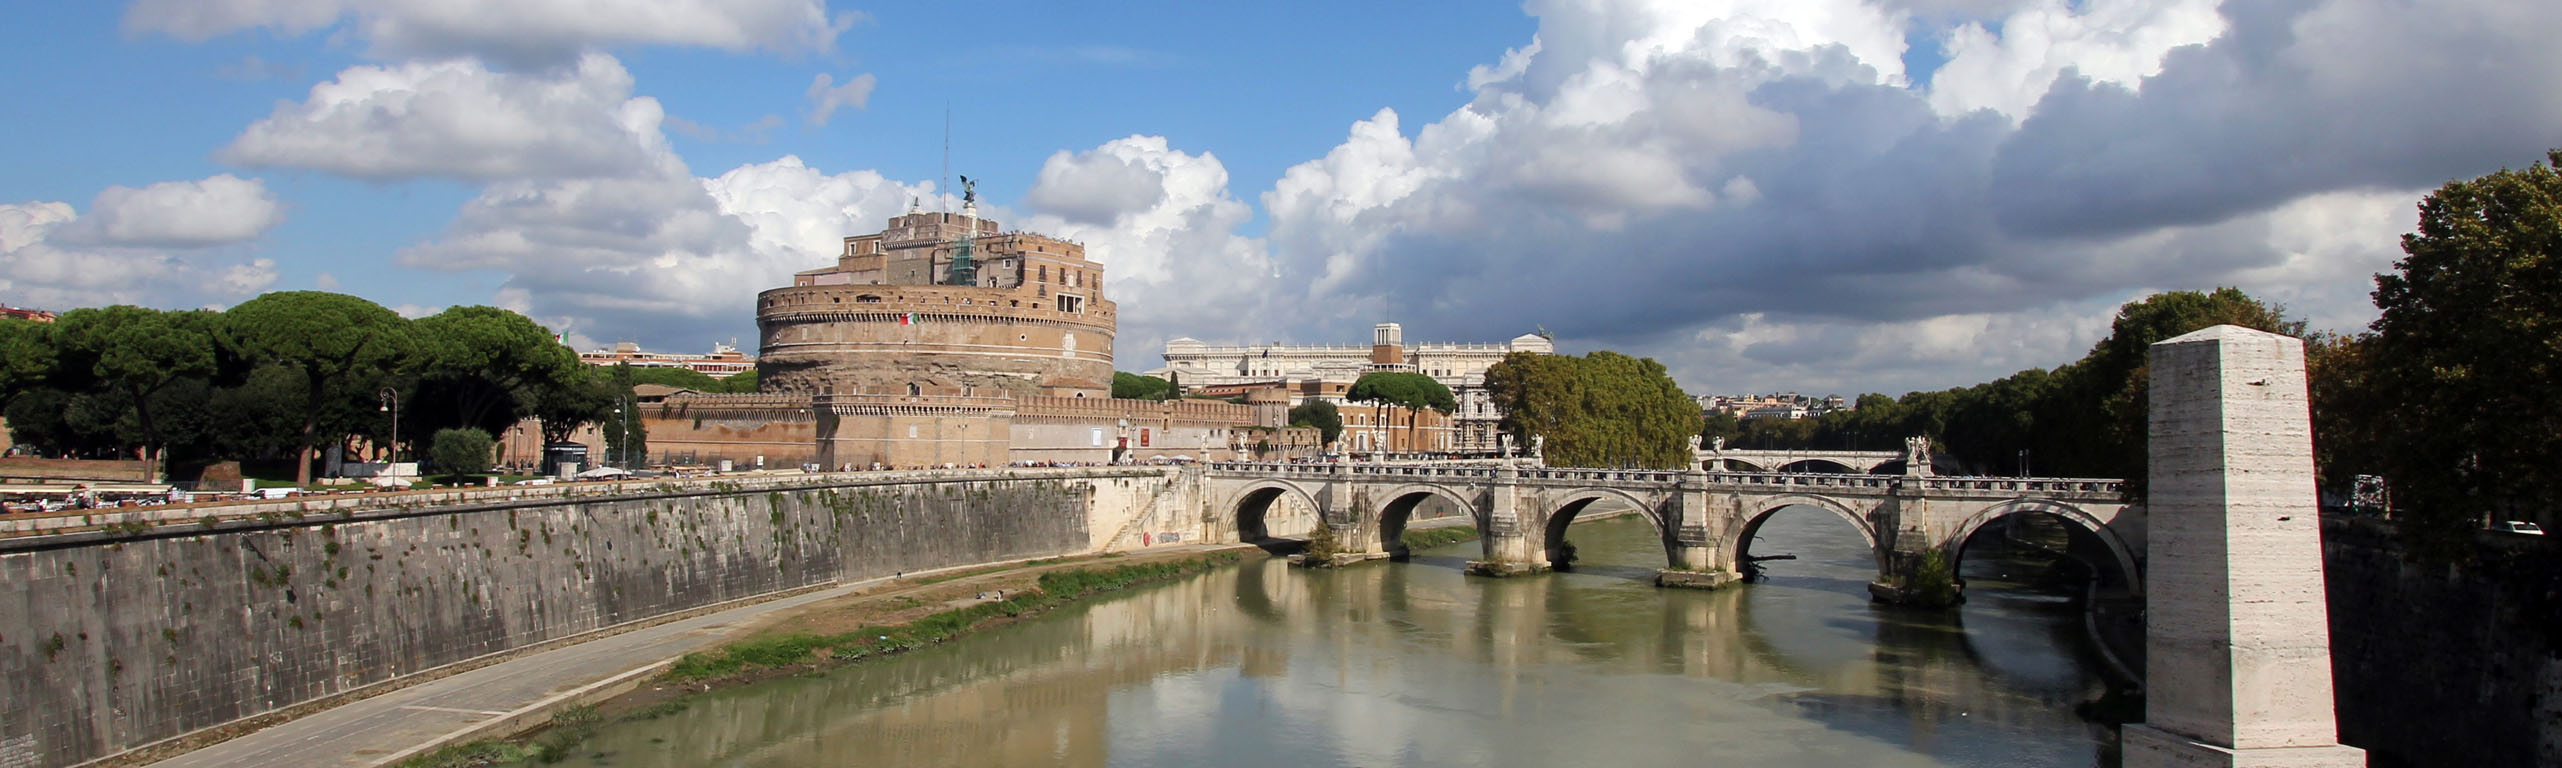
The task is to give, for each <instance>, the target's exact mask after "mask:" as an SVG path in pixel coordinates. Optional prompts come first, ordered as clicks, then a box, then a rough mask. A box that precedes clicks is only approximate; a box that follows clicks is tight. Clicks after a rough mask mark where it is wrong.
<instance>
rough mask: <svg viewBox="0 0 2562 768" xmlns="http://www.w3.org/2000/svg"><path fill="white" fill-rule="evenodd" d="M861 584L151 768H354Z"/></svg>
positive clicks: (578, 648) (457, 679) (331, 713)
mask: <svg viewBox="0 0 2562 768" xmlns="http://www.w3.org/2000/svg"><path fill="white" fill-rule="evenodd" d="M861 586H864V585H862V584H855V585H845V586H838V587H834V588H830V589H823V590H819V591H816V592H808V593H804V594H799V595H794V596H791V597H786V598H782V599H779V600H769V601H766V602H762V603H757V604H754V605H746V606H740V607H737V608H731V609H729V610H725V611H720V612H717V613H709V614H704V615H701V616H696V617H693V618H690V619H684V620H680V621H672V622H668V623H666V624H660V625H658V626H654V627H648V628H644V629H637V630H633V631H630V632H625V633H622V634H619V635H614V636H611V637H605V638H600V639H597V640H591V641H588V642H584V643H579V644H577V645H571V646H566V647H562V648H555V649H552V650H549V651H544V652H541V653H536V654H531V655H528V656H524V657H521V658H516V659H510V660H508V661H505V662H502V663H498V664H492V665H489V666H486V667H481V668H479V669H475V670H471V671H469V672H464V673H461V674H457V675H454V676H452V677H447V678H444V679H441V680H435V681H431V682H426V683H420V684H418V685H414V686H410V687H408V688H403V689H400V690H397V691H392V692H390V693H386V694H383V695H380V696H375V697H373V698H369V699H364V700H361V701H355V702H350V703H348V704H344V705H341V706H338V707H335V708H332V709H328V710H325V711H322V712H319V713H317V714H313V715H311V716H309V717H305V718H302V719H299V720H294V721H291V722H287V723H284V724H282V725H277V726H275V727H271V728H268V729H265V730H262V731H258V732H256V733H252V734H249V735H247V736H242V737H240V738H237V739H232V740H230V741H226V742H223V743H220V744H216V745H213V746H210V747H206V748H204V749H199V750H196V751H194V752H189V753H186V754H183V755H179V756H176V757H172V758H169V759H167V760H163V761H160V762H157V763H153V764H152V766H153V767H154V768H196V767H197V766H239V765H257V766H275V767H276V768H341V767H343V768H362V767H363V766H372V765H379V764H381V763H383V762H385V761H386V760H387V759H389V758H393V757H406V753H408V752H409V751H411V749H412V748H413V747H416V746H418V745H421V744H426V743H429V742H432V741H436V740H439V739H441V738H443V737H445V736H446V735H448V734H453V733H458V732H461V731H464V730H467V729H470V728H472V727H474V726H476V725H479V724H481V723H485V722H487V721H489V720H492V719H496V718H498V717H502V716H505V715H507V714H509V713H511V712H515V711H517V710H520V709H527V708H531V707H534V706H537V705H540V704H542V703H544V702H546V701H548V700H550V699H552V698H554V697H556V696H561V695H564V694H567V693H570V692H573V691H576V690H578V689H581V688H585V687H588V686H590V685H594V684H597V683H601V682H603V681H606V680H608V679H610V678H613V677H615V676H617V675H621V674H624V673H627V672H632V671H634V670H638V669H642V668H646V667H649V666H651V665H654V664H657V663H658V662H661V661H665V660H668V659H672V658H675V657H678V656H682V655H685V654H686V653H688V652H691V651H697V650H702V649H703V648H705V647H707V646H711V645H715V644H718V643H722V642H726V641H728V640H729V639H730V636H731V635H732V634H733V633H736V632H738V631H740V629H741V627H742V625H744V624H746V623H747V622H748V621H749V620H750V619H753V618H756V617H758V616H760V615H763V614H767V613H772V612H774V611H781V610H788V609H791V608H796V607H799V606H802V605H807V604H810V603H814V602H817V601H820V600H827V599H830V598H835V597H842V596H844V595H847V594H850V593H852V592H853V591H854V590H855V589H857V588H859V587H861Z"/></svg>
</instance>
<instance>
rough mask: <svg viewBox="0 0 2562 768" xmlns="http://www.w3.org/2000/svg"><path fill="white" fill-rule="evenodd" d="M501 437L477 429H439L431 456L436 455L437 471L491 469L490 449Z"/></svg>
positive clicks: (454, 472)
mask: <svg viewBox="0 0 2562 768" xmlns="http://www.w3.org/2000/svg"><path fill="white" fill-rule="evenodd" d="M497 447H498V441H496V440H493V439H490V437H489V433H487V432H482V431H480V430H477V429H439V430H436V439H435V440H434V441H433V442H432V443H430V447H429V448H428V456H429V457H430V458H433V459H435V461H436V471H437V472H441V473H444V474H445V475H446V476H449V477H457V478H459V477H461V476H463V475H477V474H481V473H484V472H488V471H489V465H490V452H491V451H492V450H495V449H496V448H497Z"/></svg>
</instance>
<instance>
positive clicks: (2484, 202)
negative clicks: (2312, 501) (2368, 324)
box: [2341, 150, 2562, 532]
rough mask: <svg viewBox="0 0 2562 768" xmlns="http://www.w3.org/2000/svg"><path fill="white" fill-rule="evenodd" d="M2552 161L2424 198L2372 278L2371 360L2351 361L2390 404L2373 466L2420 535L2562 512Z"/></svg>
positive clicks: (2559, 205) (2557, 181)
mask: <svg viewBox="0 0 2562 768" xmlns="http://www.w3.org/2000/svg"><path fill="white" fill-rule="evenodd" d="M2546 159H2547V160H2548V161H2549V164H2548V163H2536V164H2535V165H2533V166H2530V167H2528V168H2525V169H2523V170H2502V171H2499V172H2497V173H2492V174H2489V175H2486V176H2483V177H2481V178H2477V179H2471V180H2465V181H2455V182H2449V183H2448V184H2446V185H2445V186H2442V187H2439V188H2438V189H2437V191H2435V192H2432V193H2430V194H2429V196H2428V197H2427V198H2426V199H2424V200H2422V201H2421V202H2420V222H2419V229H2418V231H2417V232H2413V233H2411V234H2407V235H2404V236H2403V237H2402V252H2403V253H2404V258H2403V259H2402V260H2401V261H2398V262H2395V263H2394V265H2393V267H2394V271H2393V272H2391V273H2387V274H2383V275H2378V276H2376V278H2375V306H2376V307H2377V308H2378V309H2381V310H2383V313H2382V315H2381V316H2380V317H2378V318H2377V319H2376V321H2375V324H2374V329H2375V334H2374V337H2373V339H2372V341H2371V348H2370V349H2361V350H2355V351H2356V352H2363V353H2365V358H2366V359H2364V360H2356V359H2354V358H2348V359H2344V360H2343V362H2344V363H2363V365H2364V367H2363V368H2362V369H2361V368H2353V367H2351V366H2350V365H2343V366H2342V368H2343V369H2345V370H2351V371H2356V372H2362V373H2366V374H2368V375H2371V376H2372V377H2373V381H2372V383H2371V386H2373V387H2374V388H2375V389H2374V390H2370V391H2369V393H2368V396H2369V397H2371V398H2372V402H2373V403H2375V404H2386V403H2389V404H2390V406H2391V410H2390V411H2389V412H2372V413H2367V414H2365V417H2366V418H2369V419H2376V420H2380V421H2382V422H2383V427H2382V428H2381V429H2378V430H2374V431H2373V433H2372V437H2374V438H2375V439H2380V440H2382V441H2384V445H2383V446H2370V447H2367V448H2366V450H2367V451H2368V454H2369V455H2368V456H2367V457H2366V458H2368V459H2369V460H2372V461H2374V462H2375V463H2377V464H2380V465H2381V466H2380V467H2379V469H2381V470H2382V471H2383V472H2384V473H2385V474H2387V475H2388V476H2389V477H2390V478H2391V480H2392V483H2393V489H2394V502H2395V506H2397V507H2401V508H2404V509H2405V510H2407V511H2408V514H2409V515H2410V518H2409V519H2411V520H2412V521H2413V522H2416V523H2417V524H2418V527H2420V528H2424V529H2434V530H2436V531H2440V532H2458V531H2463V530H2467V529H2470V528H2474V527H2477V526H2478V525H2479V524H2481V523H2482V522H2484V521H2486V518H2488V519H2493V520H2533V519H2539V516H2541V519H2542V520H2544V521H2545V522H2547V523H2550V522H2553V520H2554V518H2553V517H2551V515H2552V514H2553V513H2554V511H2555V510H2558V509H2562V465H2557V464H2556V463H2555V461H2554V457H2555V456H2562V174H2557V172H2556V168H2555V166H2557V165H2562V150H2557V151H2554V152H2551V153H2548V154H2547V155H2546ZM2341 389H2342V390H2343V391H2349V392H2354V391H2356V390H2355V388H2354V387H2349V386H2343V387H2341ZM2387 413H2389V416H2388V415H2387ZM2384 446H2389V448H2390V449H2389V450H2381V448H2383V447H2384ZM2405 527H2406V529H2408V528H2410V527H2411V526H2407V525H2406V526H2405Z"/></svg>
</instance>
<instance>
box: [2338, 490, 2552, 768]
mask: <svg viewBox="0 0 2562 768" xmlns="http://www.w3.org/2000/svg"><path fill="white" fill-rule="evenodd" d="M2549 538H2550V537H2534V536H2517V535H2513V534H2494V533H2489V532H2484V533H2483V534H2481V537H2480V540H2479V541H2478V542H2477V559H2476V560H2475V562H2473V563H2470V564H2465V565H2447V564H2416V563H2411V562H2407V561H2406V560H2405V559H2404V558H2403V556H2402V554H2401V553H2402V549H2401V547H2400V546H2399V545H2398V544H2396V543H2395V542H2394V539H2393V531H2392V529H2391V528H2390V527H2389V526H2388V524H2385V523H2382V522H2379V521H2372V520H2350V519H2332V518H2327V517H2326V518H2325V519H2323V521H2322V550H2323V561H2324V563H2323V565H2324V568H2325V570H2326V572H2327V576H2328V587H2327V591H2328V592H2329V593H2330V594H2329V597H2330V614H2331V670H2332V673H2331V674H2332V678H2333V679H2334V680H2335V681H2336V682H2335V683H2334V684H2335V685H2336V686H2337V690H2338V701H2339V724H2340V741H2341V742H2343V743H2346V744H2350V745H2353V746H2358V747H2363V748H2365V749H2366V750H2367V755H2368V757H2369V759H2370V760H2371V761H2372V763H2371V764H2372V765H2374V766H2376V767H2377V768H2396V767H2398V766H2434V765H2461V766H2468V767H2469V768H2508V767H2510V766H2516V767H2517V768H2529V767H2530V766H2553V765H2562V642H2557V640H2562V637H2557V633H2562V613H2557V611H2562V555H2558V554H2557V553H2556V551H2555V548H2556V547H2562V541H2549V540H2548V539H2549Z"/></svg>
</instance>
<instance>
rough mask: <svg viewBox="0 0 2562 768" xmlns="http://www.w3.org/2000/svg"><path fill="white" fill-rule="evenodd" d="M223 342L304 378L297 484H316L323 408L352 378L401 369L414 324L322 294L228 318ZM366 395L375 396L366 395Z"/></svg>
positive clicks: (275, 301)
mask: <svg viewBox="0 0 2562 768" xmlns="http://www.w3.org/2000/svg"><path fill="white" fill-rule="evenodd" d="M223 325H224V326H225V334H224V335H225V337H226V338H228V339H229V341H230V343H231V344H232V345H234V346H235V347H236V348H237V349H238V351H239V353H240V354H241V356H242V357H243V358H245V359H247V360H250V361H253V362H254V363H259V364H273V365H280V366H284V367H286V368H288V369H291V370H293V371H295V372H297V373H300V374H301V375H302V378H303V386H304V394H305V396H306V397H305V402H306V403H307V405H306V410H305V412H304V414H303V423H302V437H301V439H300V440H299V442H298V450H296V451H295V456H296V466H295V469H294V481H295V483H297V484H300V485H309V484H311V459H312V452H313V448H314V445H315V438H316V437H318V435H319V430H320V422H321V417H322V411H323V408H324V407H325V405H326V404H327V403H329V402H330V401H331V400H333V399H344V398H343V397H338V396H342V395H344V394H346V393H345V392H344V391H343V390H344V389H345V387H344V385H345V384H346V383H347V381H348V380H349V379H351V378H356V377H360V376H363V375H366V374H374V375H380V374H385V373H389V372H392V371H395V370H398V369H399V368H400V367H401V366H402V365H403V364H405V363H406V362H407V361H408V359H409V357H410V355H411V354H412V351H413V347H414V342H413V341H412V339H411V337H410V334H409V321H407V320H403V319H401V317H400V316H399V315H396V314H393V313H392V311H391V310H388V309H384V308H382V306H381V305H378V304H375V303H373V302H370V301H366V300H364V299H360V298H357V297H354V296H348V295H345V294H338V293H326V292H321V291H279V292H276V293H270V294H266V295H263V296H259V297H258V298H254V299H250V300H248V301H244V302H241V303H240V305H239V306H235V307H232V308H231V309H230V310H229V311H227V312H224V313H223ZM366 394H371V393H370V392H367V393H366Z"/></svg>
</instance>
